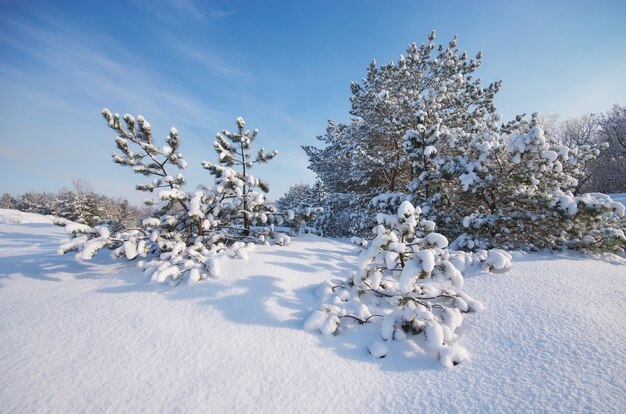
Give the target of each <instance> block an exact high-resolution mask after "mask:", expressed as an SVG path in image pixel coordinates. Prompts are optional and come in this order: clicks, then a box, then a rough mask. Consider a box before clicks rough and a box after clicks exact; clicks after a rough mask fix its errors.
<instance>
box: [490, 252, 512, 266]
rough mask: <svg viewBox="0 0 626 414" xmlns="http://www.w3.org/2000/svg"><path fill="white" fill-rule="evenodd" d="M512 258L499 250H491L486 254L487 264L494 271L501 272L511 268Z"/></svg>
mask: <svg viewBox="0 0 626 414" xmlns="http://www.w3.org/2000/svg"><path fill="white" fill-rule="evenodd" d="M511 259H512V256H511V254H510V253H508V252H505V251H504V250H500V249H492V250H490V251H489V253H488V254H487V260H486V262H487V264H489V265H490V266H492V267H493V268H495V269H498V270H501V269H505V268H508V267H510V266H511Z"/></svg>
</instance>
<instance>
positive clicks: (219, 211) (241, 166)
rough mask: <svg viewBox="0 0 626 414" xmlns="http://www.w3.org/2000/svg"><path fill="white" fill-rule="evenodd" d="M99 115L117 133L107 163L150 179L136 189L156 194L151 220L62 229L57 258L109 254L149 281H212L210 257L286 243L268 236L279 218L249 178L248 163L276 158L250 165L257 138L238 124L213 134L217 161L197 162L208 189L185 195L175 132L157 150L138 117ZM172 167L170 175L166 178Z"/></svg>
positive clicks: (262, 156) (258, 183)
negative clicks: (65, 237) (134, 265)
mask: <svg viewBox="0 0 626 414" xmlns="http://www.w3.org/2000/svg"><path fill="white" fill-rule="evenodd" d="M102 114H103V116H104V118H105V120H106V121H107V123H108V126H109V127H110V128H111V129H113V130H114V131H115V132H116V133H117V137H116V138H115V143H116V146H117V149H118V151H119V152H118V153H115V154H113V161H114V162H115V163H117V164H120V165H123V166H127V167H129V168H130V169H131V170H132V171H133V172H134V173H137V174H140V175H143V176H146V177H149V178H151V180H150V181H147V182H144V183H140V184H138V185H137V186H136V188H137V190H139V191H142V192H146V193H155V192H156V193H157V198H156V199H148V200H147V201H146V204H147V205H148V206H149V207H150V209H151V210H150V213H149V215H148V216H147V217H145V218H143V219H142V220H141V222H140V225H139V226H136V227H130V228H122V229H112V228H111V226H108V225H98V226H95V227H93V228H91V227H89V226H80V225H68V226H66V230H67V232H68V233H69V234H70V235H71V240H70V241H69V242H68V243H66V244H64V245H63V246H61V248H60V249H59V252H60V253H67V252H70V251H76V252H77V258H78V259H82V260H89V259H91V258H92V257H93V256H94V255H95V254H96V253H97V252H98V251H99V250H100V249H103V248H107V249H111V250H113V256H114V257H125V258H127V259H129V260H133V259H137V258H141V259H142V260H139V262H138V265H139V266H140V267H141V268H143V269H144V273H145V274H146V276H147V277H149V278H150V279H151V280H152V281H156V282H165V281H169V282H170V283H174V284H178V283H180V281H181V280H183V278H186V279H187V281H188V282H189V283H195V282H198V281H200V280H203V279H207V278H209V277H215V276H218V274H219V268H218V264H217V261H216V257H217V255H219V254H221V253H228V254H229V255H231V256H234V257H242V258H243V257H246V255H247V254H246V252H245V249H244V248H245V247H247V246H249V245H250V244H255V243H268V242H269V240H270V239H271V238H272V237H274V238H275V240H276V243H277V244H281V245H282V244H285V243H288V241H289V238H288V237H287V236H286V235H282V234H279V233H277V232H276V231H275V230H274V225H275V224H281V223H282V222H283V221H284V217H283V214H282V213H278V212H277V210H276V209H275V208H274V207H273V206H271V205H269V204H268V203H267V202H266V199H265V195H264V192H267V191H268V185H267V183H265V182H264V181H263V180H261V179H258V178H255V177H254V176H253V175H252V174H251V169H252V168H253V166H254V165H255V164H258V163H265V162H268V161H270V160H271V159H273V158H274V157H275V156H276V154H277V152H276V151H272V152H269V153H267V152H265V150H264V149H260V150H259V151H258V152H257V154H256V157H255V158H254V159H252V157H251V144H252V142H253V141H254V139H255V138H256V136H257V134H258V131H257V130H254V131H248V130H245V129H244V126H245V121H244V120H243V118H237V120H236V124H237V132H232V133H231V132H229V131H222V132H221V133H218V134H217V139H216V141H215V142H214V149H215V150H216V152H217V154H218V162H217V163H210V162H208V161H204V162H203V163H202V165H203V167H204V168H205V169H207V170H208V171H209V172H210V173H211V174H212V175H213V176H214V185H213V186H203V185H200V186H198V187H197V188H196V189H195V190H194V191H193V192H185V191H183V186H184V185H185V178H184V176H183V175H182V173H181V171H182V170H183V169H185V168H186V167H187V162H186V161H185V159H184V157H183V155H182V154H181V153H180V152H179V147H180V138H179V134H178V131H177V130H176V129H175V128H172V129H171V130H170V132H169V135H168V136H167V138H166V140H165V143H164V144H163V145H162V146H158V145H156V143H155V142H154V141H153V137H152V127H151V125H150V123H149V122H148V121H147V120H146V119H145V118H143V117H142V116H141V115H139V116H137V118H135V117H133V116H132V115H130V114H125V115H124V116H123V118H122V117H120V116H119V115H118V114H113V113H111V112H110V111H109V110H108V109H104V110H103V111H102ZM172 168H173V169H175V170H176V173H171V172H170V171H171V170H172ZM285 215H286V216H289V214H288V213H285ZM287 218H289V217H287Z"/></svg>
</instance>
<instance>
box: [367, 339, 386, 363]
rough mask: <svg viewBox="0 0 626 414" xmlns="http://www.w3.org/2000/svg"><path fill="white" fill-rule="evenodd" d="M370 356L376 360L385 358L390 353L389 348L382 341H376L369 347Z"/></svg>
mask: <svg viewBox="0 0 626 414" xmlns="http://www.w3.org/2000/svg"><path fill="white" fill-rule="evenodd" d="M367 350H368V351H369V353H370V355H371V356H372V357H374V358H376V359H378V358H384V357H386V356H387V354H388V353H389V347H388V346H387V345H385V344H384V343H383V342H381V341H376V342H374V343H373V344H371V345H370V346H368V347H367Z"/></svg>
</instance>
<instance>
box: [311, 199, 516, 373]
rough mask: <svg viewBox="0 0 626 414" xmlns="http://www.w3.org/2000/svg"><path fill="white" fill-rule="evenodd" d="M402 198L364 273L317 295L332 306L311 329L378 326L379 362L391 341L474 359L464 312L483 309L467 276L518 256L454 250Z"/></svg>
mask: <svg viewBox="0 0 626 414" xmlns="http://www.w3.org/2000/svg"><path fill="white" fill-rule="evenodd" d="M420 214H421V209H420V208H419V207H413V205H412V204H411V203H410V202H408V201H403V202H402V203H401V204H400V206H399V208H398V210H397V213H396V214H393V215H392V214H383V213H380V214H378V216H377V221H378V223H379V224H378V225H377V226H376V227H375V228H374V234H375V238H374V239H373V240H372V241H371V242H370V243H369V245H368V246H367V247H366V248H365V249H364V250H363V251H362V252H361V254H360V256H359V271H357V272H355V273H354V275H353V277H352V278H349V279H347V280H330V281H327V282H326V283H325V284H323V285H322V286H321V288H320V289H319V290H318V293H319V294H320V295H321V297H322V299H323V300H324V301H325V304H324V305H323V306H322V308H321V309H319V310H316V311H314V312H313V314H312V315H311V316H310V317H309V318H308V319H307V321H306V322H305V328H306V329H308V330H319V331H321V332H322V333H323V334H324V335H327V336H330V335H335V334H337V333H338V332H339V330H340V328H341V327H344V328H346V329H350V327H351V326H353V325H355V324H356V325H358V324H365V323H373V324H376V325H378V326H379V327H380V334H381V340H382V341H383V342H380V341H377V342H376V343H374V344H372V345H371V346H370V347H369V351H370V353H371V354H372V356H374V357H375V358H380V357H384V356H385V355H386V353H387V346H386V345H385V344H384V342H386V341H391V340H397V341H404V340H409V339H413V340H415V341H416V343H417V344H418V345H420V346H421V347H422V348H423V349H424V350H425V351H426V352H431V353H433V354H436V355H438V356H439V358H440V360H441V363H442V364H443V365H444V366H447V367H450V366H453V365H456V364H458V363H460V362H462V361H463V360H465V359H466V358H467V352H466V351H465V350H464V348H463V347H462V346H461V345H460V344H458V333H457V331H456V330H457V328H458V327H459V326H460V325H461V323H462V322H463V315H464V314H465V313H468V312H472V311H479V310H481V309H482V307H483V306H482V304H481V303H480V302H478V301H476V300H475V299H473V298H472V297H470V296H469V295H468V294H466V293H465V292H464V291H463V289H462V288H463V275H462V272H463V271H465V270H466V269H467V268H469V267H470V266H473V265H475V264H476V265H480V266H482V267H483V268H485V269H488V270H489V269H498V270H506V269H508V268H509V266H510V260H511V256H510V255H509V254H508V253H506V252H504V251H501V250H491V251H489V252H487V251H480V252H477V253H474V254H470V253H465V252H455V251H452V250H449V249H448V240H447V239H446V238H445V237H444V236H443V235H441V234H440V233H437V232H435V223H434V222H432V221H430V220H424V219H421V218H420Z"/></svg>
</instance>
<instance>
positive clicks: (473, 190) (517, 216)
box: [425, 114, 626, 252]
mask: <svg viewBox="0 0 626 414" xmlns="http://www.w3.org/2000/svg"><path fill="white" fill-rule="evenodd" d="M437 145H441V146H442V147H443V148H445V150H442V151H440V154H438V155H436V156H435V158H434V159H435V161H436V162H437V163H438V164H441V165H445V166H446V167H445V168H446V170H447V173H446V174H443V175H441V176H440V178H439V179H438V180H433V182H432V183H431V184H432V188H433V189H435V190H436V191H437V192H436V193H435V194H433V195H432V197H430V199H428V200H425V201H426V202H425V204H427V205H428V206H429V208H430V209H429V213H430V217H431V218H433V219H434V220H436V221H437V223H438V225H439V226H440V229H443V231H444V232H445V233H446V234H447V235H448V236H451V237H455V238H456V240H455V242H454V243H453V244H454V247H456V248H466V249H472V250H475V249H479V248H491V247H501V248H506V249H513V248H516V249H517V248H522V249H530V250H536V249H542V248H571V249H581V250H603V251H614V252H621V251H622V250H623V249H624V248H625V247H626V244H625V242H626V238H624V232H623V228H624V223H626V222H625V221H624V218H623V212H622V208H623V207H620V206H621V204H618V203H614V202H612V200H611V199H610V197H608V196H598V195H581V196H575V195H574V191H575V188H576V187H577V185H578V179H579V178H580V177H581V176H582V172H583V171H584V168H585V165H586V164H587V163H588V162H591V161H593V160H594V159H595V158H596V157H597V155H598V153H599V148H598V147H592V146H589V145H582V146H578V147H575V148H568V147H565V146H563V145H560V144H558V143H557V141H556V140H555V139H554V137H553V136H550V135H548V134H546V133H545V132H544V128H543V127H542V123H541V119H540V117H539V114H533V116H532V117H531V119H530V120H526V119H524V118H522V117H518V118H517V119H516V121H513V122H511V123H509V124H507V125H506V126H504V127H503V128H502V131H501V132H493V131H489V132H486V131H485V130H484V131H483V132H480V133H472V132H470V133H467V132H465V131H462V130H458V129H457V130H447V132H446V134H445V138H443V139H442V141H441V142H438V143H437ZM450 148H461V151H460V152H459V151H454V150H450ZM590 199H593V200H594V201H593V202H589V201H588V200H590ZM587 236H589V237H587Z"/></svg>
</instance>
